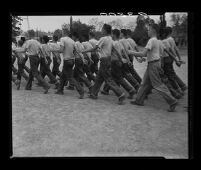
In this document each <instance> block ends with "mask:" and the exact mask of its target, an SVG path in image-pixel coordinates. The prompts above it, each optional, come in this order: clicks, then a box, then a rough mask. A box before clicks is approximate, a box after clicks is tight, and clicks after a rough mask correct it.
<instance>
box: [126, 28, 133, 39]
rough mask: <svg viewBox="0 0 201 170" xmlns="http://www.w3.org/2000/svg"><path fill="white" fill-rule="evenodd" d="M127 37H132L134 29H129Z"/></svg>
mask: <svg viewBox="0 0 201 170" xmlns="http://www.w3.org/2000/svg"><path fill="white" fill-rule="evenodd" d="M126 31H127V37H131V34H132V31H131V30H130V29H127V30H126Z"/></svg>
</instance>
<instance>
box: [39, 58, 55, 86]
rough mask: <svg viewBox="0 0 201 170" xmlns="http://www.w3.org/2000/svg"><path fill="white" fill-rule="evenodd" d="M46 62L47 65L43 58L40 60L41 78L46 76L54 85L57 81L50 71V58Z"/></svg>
mask: <svg viewBox="0 0 201 170" xmlns="http://www.w3.org/2000/svg"><path fill="white" fill-rule="evenodd" d="M47 61H48V63H47V64H46V63H45V59H44V58H41V59H40V72H41V76H42V78H44V77H45V76H46V75H47V76H48V78H49V79H50V81H51V82H53V83H56V82H57V80H56V78H55V76H54V75H53V74H52V72H51V70H50V64H51V58H50V57H47Z"/></svg>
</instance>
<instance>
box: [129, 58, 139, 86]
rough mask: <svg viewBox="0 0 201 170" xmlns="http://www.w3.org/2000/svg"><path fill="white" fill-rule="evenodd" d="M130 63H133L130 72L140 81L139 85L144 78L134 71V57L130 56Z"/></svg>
mask: <svg viewBox="0 0 201 170" xmlns="http://www.w3.org/2000/svg"><path fill="white" fill-rule="evenodd" d="M129 58H130V61H131V63H132V65H129V71H130V73H131V74H132V76H133V77H134V78H135V79H136V80H137V81H138V83H139V84H140V83H141V82H142V78H141V77H140V76H139V74H138V73H137V71H136V70H135V69H134V66H133V57H132V56H129Z"/></svg>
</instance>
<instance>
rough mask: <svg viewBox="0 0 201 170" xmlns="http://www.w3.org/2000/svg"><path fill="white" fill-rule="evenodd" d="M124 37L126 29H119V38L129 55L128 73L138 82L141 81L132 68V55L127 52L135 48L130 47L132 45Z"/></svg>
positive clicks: (125, 36)
mask: <svg viewBox="0 0 201 170" xmlns="http://www.w3.org/2000/svg"><path fill="white" fill-rule="evenodd" d="M126 38H127V30H126V29H121V39H120V42H121V43H122V45H123V46H124V48H125V50H126V52H127V55H128V56H129V59H130V63H131V64H129V65H128V69H129V71H130V73H131V74H132V75H133V77H134V78H135V79H136V80H137V81H138V83H139V84H140V83H141V81H142V79H141V77H140V76H139V74H138V73H137V71H136V70H135V69H134V66H133V57H132V56H130V55H129V54H128V50H135V49H133V48H132V46H131V45H130V43H129V41H128V40H127V39H126ZM136 59H137V57H136ZM137 61H138V62H139V60H138V59H137Z"/></svg>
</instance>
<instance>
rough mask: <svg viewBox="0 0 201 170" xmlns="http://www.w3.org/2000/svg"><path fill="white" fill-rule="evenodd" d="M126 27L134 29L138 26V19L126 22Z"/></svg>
mask: <svg viewBox="0 0 201 170" xmlns="http://www.w3.org/2000/svg"><path fill="white" fill-rule="evenodd" d="M126 28H127V29H130V30H134V29H135V28H136V21H130V22H129V23H127V24H126Z"/></svg>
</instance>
